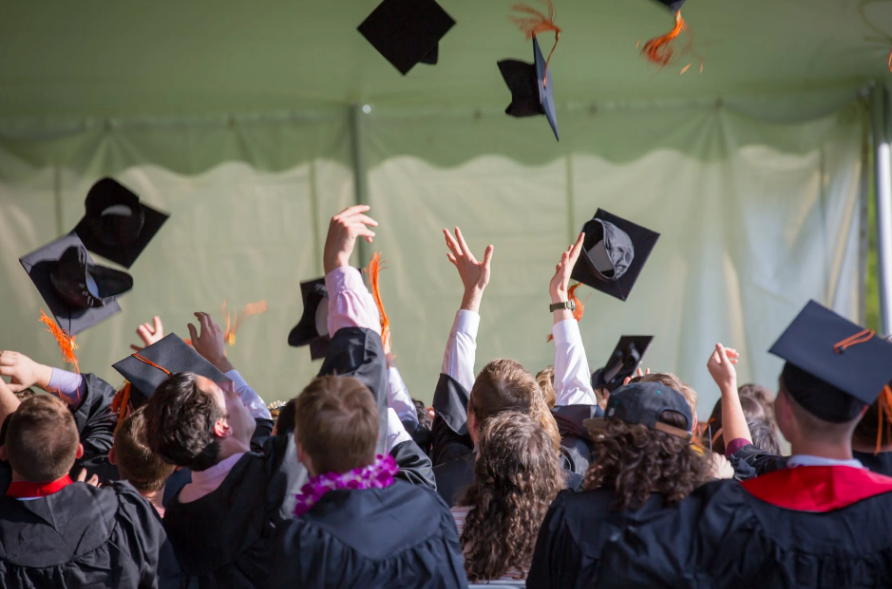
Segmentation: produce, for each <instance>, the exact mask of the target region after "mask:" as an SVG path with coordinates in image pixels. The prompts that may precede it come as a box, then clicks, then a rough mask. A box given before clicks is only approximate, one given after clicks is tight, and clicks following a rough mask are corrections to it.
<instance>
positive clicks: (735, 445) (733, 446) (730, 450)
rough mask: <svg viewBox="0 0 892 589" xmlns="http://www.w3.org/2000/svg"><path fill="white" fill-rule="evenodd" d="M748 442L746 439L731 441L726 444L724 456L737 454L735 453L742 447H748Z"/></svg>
mask: <svg viewBox="0 0 892 589" xmlns="http://www.w3.org/2000/svg"><path fill="white" fill-rule="evenodd" d="M750 443H751V442H750V441H749V440H747V439H746V438H737V439H735V440H731V442H729V443H728V446H727V447H726V448H725V456H734V455H735V454H737V451H738V450H740V449H741V448H743V447H744V446H749V445H750Z"/></svg>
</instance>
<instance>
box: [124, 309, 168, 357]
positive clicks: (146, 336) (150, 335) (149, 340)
mask: <svg viewBox="0 0 892 589" xmlns="http://www.w3.org/2000/svg"><path fill="white" fill-rule="evenodd" d="M136 335H138V336H139V339H141V340H142V343H143V344H145V346H144V347H146V348H147V347H149V346H151V345H152V344H154V343H157V342H159V341H161V340H162V339H163V338H164V325H163V324H162V323H161V317H158V316H155V317H153V318H152V323H143V324H142V325H140V326H139V327H137V328H136ZM130 348H131V349H132V350H133V351H134V352H141V351H142V350H143V348H142V347H140V346H130Z"/></svg>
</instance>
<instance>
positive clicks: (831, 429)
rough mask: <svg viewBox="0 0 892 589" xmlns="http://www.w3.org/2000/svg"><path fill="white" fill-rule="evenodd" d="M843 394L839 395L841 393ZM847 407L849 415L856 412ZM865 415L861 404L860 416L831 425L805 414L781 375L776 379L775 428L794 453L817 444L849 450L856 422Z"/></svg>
mask: <svg viewBox="0 0 892 589" xmlns="http://www.w3.org/2000/svg"><path fill="white" fill-rule="evenodd" d="M841 394H842V393H841ZM855 409H856V408H855V407H849V408H848V410H849V412H853V413H854V412H855ZM866 411H867V405H863V404H862V408H861V409H860V412H858V413H855V416H854V417H853V418H850V419H847V420H846V421H836V422H830V421H826V420H824V419H822V418H820V417H818V416H816V415H815V414H814V413H812V412H811V411H809V410H807V409H806V408H805V407H803V406H802V404H801V403H800V402H799V401H797V400H796V399H795V398H794V395H793V394H791V392H790V390H789V389H788V387H787V385H786V384H785V383H784V376H783V374H782V375H781V377H780V378H779V379H778V394H777V398H776V399H775V401H774V414H775V418H776V419H777V426H778V429H780V431H781V433H782V434H783V435H784V438H786V439H787V441H788V442H790V445H791V446H793V451H794V452H796V448H798V447H801V446H802V445H803V444H820V445H824V446H837V447H848V445H849V444H850V443H851V439H852V433H853V432H854V430H855V426H856V425H857V424H858V421H859V420H860V419H861V417H862V416H863V415H864V413H865V412H866Z"/></svg>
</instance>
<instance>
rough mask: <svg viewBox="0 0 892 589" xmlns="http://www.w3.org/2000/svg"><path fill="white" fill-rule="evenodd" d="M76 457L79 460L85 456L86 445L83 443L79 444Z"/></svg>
mask: <svg viewBox="0 0 892 589" xmlns="http://www.w3.org/2000/svg"><path fill="white" fill-rule="evenodd" d="M74 457H75V458H76V459H78V460H80V459H81V458H83V457H84V445H83V444H78V445H77V453H76V454H75V455H74Z"/></svg>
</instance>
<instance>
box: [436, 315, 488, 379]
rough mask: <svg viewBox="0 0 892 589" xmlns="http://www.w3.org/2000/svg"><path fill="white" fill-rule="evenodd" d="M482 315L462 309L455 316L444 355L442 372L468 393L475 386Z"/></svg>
mask: <svg viewBox="0 0 892 589" xmlns="http://www.w3.org/2000/svg"><path fill="white" fill-rule="evenodd" d="M479 327H480V315H479V314H477V313H475V312H474V311H465V310H464V309H460V310H459V311H458V313H456V315H455V321H454V322H453V323H452V330H451V331H450V332H449V339H448V340H446V353H445V354H444V355H443V369H442V370H441V372H442V373H443V374H446V375H448V376H450V377H452V378H453V379H454V380H455V381H456V382H458V384H460V385H461V386H462V387H464V389H465V390H466V391H468V392H470V391H471V388H472V387H473V386H474V381H475V380H476V376H475V374H474V361H475V359H476V356H477V329H478V328H479Z"/></svg>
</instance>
